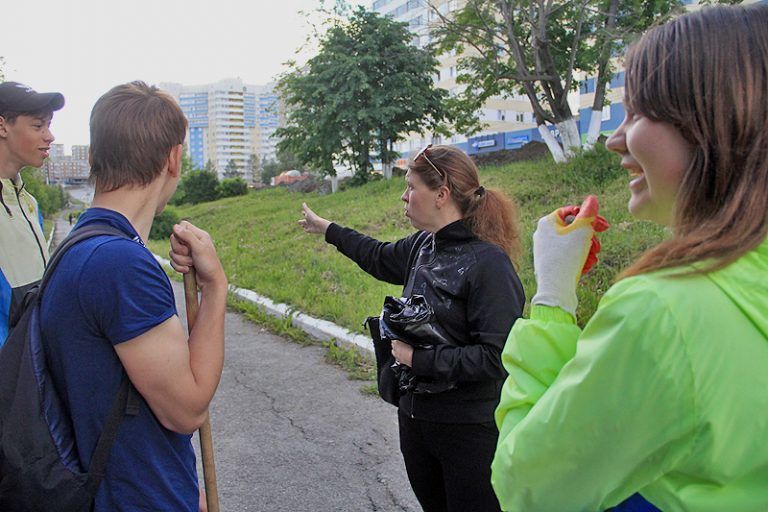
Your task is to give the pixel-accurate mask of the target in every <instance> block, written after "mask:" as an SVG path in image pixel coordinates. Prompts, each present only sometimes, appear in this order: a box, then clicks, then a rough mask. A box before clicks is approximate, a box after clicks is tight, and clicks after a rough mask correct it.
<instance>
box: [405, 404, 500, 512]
mask: <svg viewBox="0 0 768 512" xmlns="http://www.w3.org/2000/svg"><path fill="white" fill-rule="evenodd" d="M398 417H399V422H400V450H401V451H402V452H403V458H404V459H405V469H406V470H407V471H408V480H409V481H410V482H411V487H413V492H414V494H416V498H417V499H418V500H419V503H420V504H421V507H422V508H423V509H424V512H499V511H500V510H501V508H500V507H499V502H498V500H497V499H496V495H495V494H494V492H493V488H492V487H491V461H492V460H493V453H494V451H495V450H496V440H497V439H498V437H499V432H498V430H497V429H496V425H495V424H494V423H493V422H488V423H480V424H478V423H474V424H449V423H434V422H431V421H424V420H416V419H412V418H409V417H408V416H406V415H405V414H403V413H402V412H401V413H399V414H398Z"/></svg>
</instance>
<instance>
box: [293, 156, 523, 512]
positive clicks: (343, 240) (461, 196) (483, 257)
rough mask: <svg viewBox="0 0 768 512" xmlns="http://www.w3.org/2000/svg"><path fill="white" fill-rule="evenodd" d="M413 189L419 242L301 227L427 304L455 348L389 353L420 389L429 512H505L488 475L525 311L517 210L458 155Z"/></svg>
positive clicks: (426, 160)
mask: <svg viewBox="0 0 768 512" xmlns="http://www.w3.org/2000/svg"><path fill="white" fill-rule="evenodd" d="M405 181H406V189H405V192H404V193H403V195H402V197H401V199H402V200H403V202H405V215H406V217H408V218H409V219H410V221H411V224H412V225H413V227H415V228H416V229H418V230H419V231H418V232H416V233H414V234H412V235H410V236H408V237H406V238H404V239H402V240H398V241H397V242H391V243H390V242H380V241H378V240H375V239H373V238H370V237H367V236H365V235H362V234H360V233H358V232H356V231H354V230H352V229H349V228H344V227H341V226H339V225H338V224H335V223H332V222H330V221H328V220H326V219H323V218H321V217H319V216H318V215H316V214H315V213H314V212H313V211H312V210H311V209H309V207H308V206H307V205H306V204H305V205H304V207H303V209H304V212H303V214H304V218H303V219H302V220H300V221H299V224H300V225H301V226H302V227H303V228H304V231H306V232H308V233H317V234H324V235H325V240H326V241H327V242H328V243H331V244H333V245H335V246H336V248H337V249H338V250H339V251H340V252H341V253H342V254H344V255H345V256H347V257H348V258H350V259H352V260H353V261H354V262H355V263H357V264H358V265H359V266H360V268H362V269H363V270H365V271H366V272H368V273H369V274H371V275H372V276H373V277H375V278H377V279H380V280H383V281H386V282H388V283H393V284H399V285H404V290H403V296H404V297H410V296H411V295H423V296H424V297H425V299H426V301H427V303H428V304H429V305H430V306H432V308H433V309H434V311H435V317H436V319H437V322H438V324H439V326H440V328H441V330H442V331H443V333H444V335H445V337H446V338H447V340H448V342H447V343H446V342H443V343H438V344H436V345H434V346H433V347H432V348H416V349H414V348H413V347H412V346H411V345H409V344H407V343H405V342H402V341H393V342H392V354H393V355H394V356H395V359H396V360H397V361H398V362H400V363H401V364H403V365H406V366H408V367H409V368H410V369H411V372H412V373H413V375H415V382H416V385H415V387H414V389H411V390H410V391H408V392H407V393H406V394H405V395H403V396H402V397H401V398H400V403H399V423H400V449H401V451H402V453H403V457H404V459H405V466H406V469H407V471H408V479H409V480H410V482H411V486H412V487H413V490H414V493H415V494H416V497H417V498H418V500H419V502H420V503H421V506H422V507H423V508H424V510H425V511H427V512H432V511H435V512H437V511H457V512H459V511H461V512H464V511H478V512H485V511H497V510H499V504H498V501H497V499H496V496H495V495H494V493H493V490H492V488H491V483H490V465H491V460H492V459H493V453H494V450H495V447H496V440H497V437H498V431H497V429H496V425H495V424H494V421H493V413H494V410H495V408H496V406H497V405H498V402H499V392H500V389H501V385H502V384H503V382H504V379H505V377H506V373H505V371H504V368H503V366H502V364H501V351H502V348H503V347H504V343H505V341H506V338H507V334H508V333H509V330H510V328H511V327H512V324H513V323H514V321H515V319H517V318H518V317H520V316H521V315H522V312H523V304H524V303H525V296H524V293H523V288H522V285H521V284H520V280H519V279H518V277H517V274H516V273H515V269H514V267H513V264H512V260H511V259H510V258H512V259H516V258H517V256H518V255H519V253H520V243H519V232H518V227H517V222H516V213H515V208H514V206H513V204H512V202H511V201H510V200H509V199H508V198H506V197H505V196H504V195H503V194H501V193H500V192H498V191H495V190H486V189H485V188H483V187H482V186H481V185H480V181H479V177H478V173H477V168H476V167H475V164H474V163H473V162H472V160H471V159H470V158H469V157H468V156H467V155H466V154H465V153H463V152H462V151H461V150H459V149H457V148H454V147H451V146H434V147H433V146H431V145H430V146H427V147H425V148H424V149H423V150H421V151H419V152H418V153H417V154H416V156H415V157H414V158H413V159H412V160H411V161H410V165H409V167H408V172H407V173H406V175H405ZM420 381H421V382H430V383H437V384H440V383H443V384H445V385H443V386H439V385H438V386H433V387H431V388H430V387H429V386H420V385H419V382H420ZM445 388H448V389H447V390H446V391H442V392H438V393H435V392H429V390H430V389H432V390H434V389H445Z"/></svg>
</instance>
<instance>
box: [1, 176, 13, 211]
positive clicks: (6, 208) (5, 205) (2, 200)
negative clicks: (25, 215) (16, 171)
mask: <svg viewBox="0 0 768 512" xmlns="http://www.w3.org/2000/svg"><path fill="white" fill-rule="evenodd" d="M0 203H3V207H4V208H5V211H6V212H8V216H9V217H10V218H13V212H12V211H11V209H10V208H8V205H7V204H5V200H4V199H3V182H2V181H0Z"/></svg>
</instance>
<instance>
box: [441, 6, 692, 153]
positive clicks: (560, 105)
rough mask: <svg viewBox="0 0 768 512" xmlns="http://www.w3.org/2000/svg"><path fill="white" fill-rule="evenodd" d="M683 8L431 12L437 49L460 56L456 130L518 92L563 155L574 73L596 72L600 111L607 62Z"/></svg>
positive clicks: (568, 139) (572, 134)
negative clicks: (494, 99)
mask: <svg viewBox="0 0 768 512" xmlns="http://www.w3.org/2000/svg"><path fill="white" fill-rule="evenodd" d="M681 9H682V4H681V2H680V1H679V0H653V1H644V0H564V1H558V2H554V1H552V0H467V2H466V4H465V5H464V6H463V7H462V8H461V9H459V10H457V11H456V12H455V14H454V15H453V16H450V17H449V16H446V15H443V14H441V13H440V10H439V9H435V12H436V13H438V15H439V17H440V23H439V25H438V27H436V29H435V30H434V31H433V35H434V36H435V38H436V43H435V46H434V48H435V51H437V52H448V51H455V52H456V53H457V54H459V55H460V58H459V61H458V66H459V71H460V74H459V77H458V81H459V82H460V83H463V84H465V85H466V89H465V90H464V92H463V93H462V94H460V95H459V96H457V97H456V98H455V99H453V100H452V102H451V107H452V108H454V109H456V112H457V113H458V114H457V129H458V130H459V131H465V132H470V133H471V132H474V131H477V130H479V129H481V128H482V124H481V123H480V122H479V120H478V118H477V115H476V112H477V111H478V109H479V108H480V107H481V106H482V105H483V104H484V103H485V101H486V100H487V99H488V98H490V97H491V96H507V97H509V96H513V95H518V94H523V95H525V96H526V97H527V98H528V100H529V101H530V103H531V106H532V108H533V114H534V118H535V120H536V124H537V125H540V126H541V125H555V126H556V127H558V128H559V129H560V132H561V136H562V137H563V146H564V147H561V148H560V149H561V150H562V151H563V152H564V154H565V155H566V156H567V155H569V154H570V151H571V150H572V149H573V146H579V145H580V140H578V132H577V131H575V121H574V117H573V112H572V111H571V109H570V107H569V105H568V93H569V92H571V91H573V90H576V89H577V87H578V86H579V83H578V80H577V73H578V72H582V73H585V74H587V75H595V74H596V75H598V79H597V82H598V85H599V88H598V90H597V91H596V98H595V102H596V103H595V104H596V105H598V106H599V108H602V105H603V102H604V98H605V84H606V83H607V82H609V81H610V79H611V78H612V77H613V75H614V73H615V67H614V62H613V60H612V57H613V56H615V55H616V54H617V52H618V50H619V49H620V48H622V47H623V46H625V45H626V43H627V42H628V41H629V40H631V39H632V38H634V37H636V36H637V35H638V34H640V33H641V32H643V31H644V30H646V29H647V28H648V27H649V26H650V25H651V24H653V23H656V22H659V21H663V20H664V19H666V18H668V17H669V16H671V15H672V14H673V13H675V12H679V11H680V10H681ZM550 149H551V150H554V148H553V147H550ZM553 154H554V151H553ZM555 157H556V158H557V154H555Z"/></svg>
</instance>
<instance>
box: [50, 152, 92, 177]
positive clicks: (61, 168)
mask: <svg viewBox="0 0 768 512" xmlns="http://www.w3.org/2000/svg"><path fill="white" fill-rule="evenodd" d="M89 148H90V146H72V154H71V155H67V154H65V153H64V144H51V150H50V152H49V153H48V159H47V160H46V162H45V164H43V168H42V170H43V172H44V173H45V176H46V179H47V180H48V182H49V183H70V184H71V183H85V182H86V181H88V176H89V174H90V172H91V166H90V164H89V163H88V151H89Z"/></svg>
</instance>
